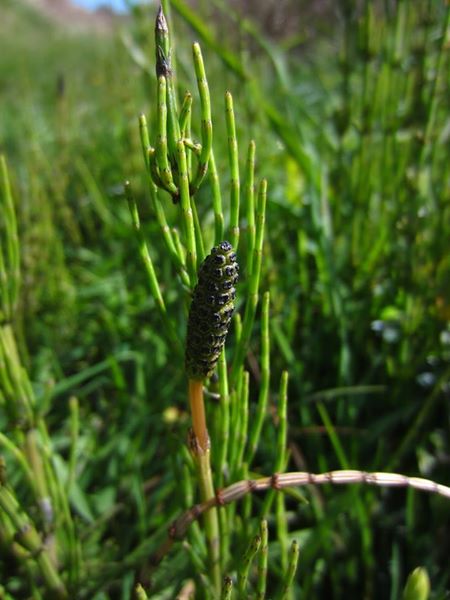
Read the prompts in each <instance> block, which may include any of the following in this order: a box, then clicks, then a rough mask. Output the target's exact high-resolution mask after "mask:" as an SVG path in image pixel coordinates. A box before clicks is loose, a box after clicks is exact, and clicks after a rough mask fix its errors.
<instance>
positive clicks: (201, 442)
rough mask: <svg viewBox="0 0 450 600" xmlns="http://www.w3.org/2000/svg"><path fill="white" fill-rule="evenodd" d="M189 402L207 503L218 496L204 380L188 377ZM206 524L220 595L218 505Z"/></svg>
mask: <svg viewBox="0 0 450 600" xmlns="http://www.w3.org/2000/svg"><path fill="white" fill-rule="evenodd" d="M189 404H190V407H191V414H192V429H193V437H192V439H191V443H190V448H191V452H192V455H193V457H194V460H195V463H196V466H197V473H198V480H199V485H200V497H201V501H202V503H205V502H208V501H210V500H212V499H214V498H215V492H214V485H213V480H212V471H211V458H210V443H209V435H208V429H207V427H206V416H205V403H204V400H203V381H202V380H197V379H189ZM204 524H205V534H206V541H207V544H208V550H209V559H210V563H211V572H212V581H213V585H214V588H215V590H216V593H217V594H219V593H220V586H221V575H220V556H219V520H218V515H217V509H216V508H215V507H213V508H212V509H211V510H209V511H208V512H206V513H205V517H204Z"/></svg>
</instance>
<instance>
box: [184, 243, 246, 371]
mask: <svg viewBox="0 0 450 600" xmlns="http://www.w3.org/2000/svg"><path fill="white" fill-rule="evenodd" d="M238 272H239V265H238V263H237V261H236V254H235V253H234V252H233V248H232V246H231V244H230V243H229V242H221V243H220V244H219V245H218V246H215V247H214V248H213V249H212V250H211V254H210V255H209V256H207V257H206V258H205V260H204V261H203V263H202V265H201V267H200V270H199V273H198V283H197V285H196V287H195V289H194V293H193V296H192V304H191V308H190V311H189V320H188V329H187V340H186V358H185V362H186V371H187V374H188V377H189V379H199V380H201V379H205V378H206V377H209V376H210V375H211V374H212V372H213V371H214V367H215V366H216V363H217V361H218V359H219V356H220V353H221V351H222V348H223V346H224V343H225V338H226V337H227V333H228V328H229V326H230V321H231V317H232V315H233V311H234V299H235V297H236V289H235V285H236V282H237V279H238Z"/></svg>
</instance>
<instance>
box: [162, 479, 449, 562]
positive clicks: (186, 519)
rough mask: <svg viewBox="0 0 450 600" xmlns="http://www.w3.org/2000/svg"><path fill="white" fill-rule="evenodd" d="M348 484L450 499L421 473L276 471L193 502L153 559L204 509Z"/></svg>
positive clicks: (447, 489) (446, 492)
mask: <svg viewBox="0 0 450 600" xmlns="http://www.w3.org/2000/svg"><path fill="white" fill-rule="evenodd" d="M330 483H331V484H334V485H349V484H355V483H364V484H366V485H375V486H378V487H408V488H412V489H415V490H419V491H421V492H429V493H432V494H438V495H439V496H443V497H445V498H449V499H450V487H448V486H446V485H442V484H440V483H436V482H435V481H431V480H430V479H423V478H421V477H408V476H407V475H400V474H399V473H380V472H378V473H367V472H365V471H354V470H342V471H328V472H326V473H320V474H315V473H308V472H305V471H295V472H292V473H281V474H278V473H274V474H273V475H271V476H270V477H262V478H261V479H244V480H242V481H238V482H237V483H233V484H232V485H229V486H228V487H226V488H225V489H223V490H218V491H217V492H216V494H215V496H214V497H213V498H210V499H209V500H207V501H205V502H202V503H200V504H196V505H195V506H192V507H191V508H190V509H189V510H187V511H186V512H185V513H183V514H182V515H181V516H180V517H178V519H176V520H175V521H174V522H173V523H172V525H171V527H170V529H169V539H168V540H166V541H165V542H164V544H163V545H162V546H161V548H160V550H159V551H158V552H157V554H155V556H154V557H153V560H152V563H153V564H155V565H156V564H158V563H159V562H160V561H161V560H162V559H163V557H164V556H165V554H166V553H167V552H168V551H169V550H170V548H171V547H172V545H173V543H174V542H175V541H177V540H181V539H183V537H184V536H185V535H186V532H187V530H188V528H189V527H190V525H191V524H192V523H193V522H194V521H196V520H197V519H198V518H199V517H201V516H202V515H203V514H204V513H206V512H207V511H209V510H211V509H212V508H215V507H219V508H220V507H223V506H226V505H227V504H230V503H232V502H235V501H237V500H240V499H241V498H243V497H244V496H245V495H246V494H249V493H251V492H263V491H265V490H269V489H275V490H282V489H285V488H289V487H302V486H305V485H325V484H330Z"/></svg>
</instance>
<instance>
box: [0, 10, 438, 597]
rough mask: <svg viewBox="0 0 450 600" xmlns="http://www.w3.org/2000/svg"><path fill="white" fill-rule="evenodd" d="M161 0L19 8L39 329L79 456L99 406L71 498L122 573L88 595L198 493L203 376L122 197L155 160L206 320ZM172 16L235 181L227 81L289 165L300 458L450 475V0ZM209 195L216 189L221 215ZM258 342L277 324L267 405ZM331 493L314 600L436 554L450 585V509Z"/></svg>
mask: <svg viewBox="0 0 450 600" xmlns="http://www.w3.org/2000/svg"><path fill="white" fill-rule="evenodd" d="M156 8H157V7H156V5H155V4H145V5H142V6H140V5H133V6H132V7H130V11H131V12H130V16H129V17H121V18H120V19H118V20H117V21H114V20H113V21H112V22H111V23H112V24H111V23H110V24H109V25H108V27H107V28H106V29H102V31H101V32H99V31H98V30H96V29H91V28H89V27H73V26H72V27H71V26H69V25H70V24H69V23H68V24H67V25H62V24H61V23H54V22H52V21H51V20H49V19H48V18H47V17H46V16H45V14H44V13H42V12H39V11H37V10H35V9H34V8H33V7H32V6H31V5H29V4H27V3H24V2H21V1H19V0H1V7H0V10H1V19H0V110H1V113H0V150H1V152H2V153H4V154H5V155H6V158H7V161H8V165H9V171H10V177H11V180H12V186H13V195H14V198H15V200H16V208H17V213H18V223H19V236H20V243H21V269H22V286H21V291H20V302H19V308H18V312H17V315H16V317H15V322H14V326H15V331H16V336H17V339H18V341H19V347H20V352H21V356H22V359H23V363H24V365H25V366H26V369H27V370H28V373H29V375H30V379H31V381H32V384H33V390H34V393H35V396H36V399H37V404H38V407H39V410H40V411H41V412H42V414H45V416H46V421H47V426H48V428H49V430H50V434H51V437H52V440H53V443H54V446H55V448H56V451H57V453H58V456H60V461H61V465H62V464H63V463H64V461H65V460H66V458H67V454H68V451H69V439H70V419H69V413H70V409H69V400H70V398H71V397H72V396H76V397H77V398H78V400H79V406H80V434H79V440H78V443H77V471H76V483H75V485H74V486H73V492H72V494H71V497H70V502H71V508H72V510H73V512H74V514H75V515H76V520H77V523H78V527H79V531H80V532H82V533H81V534H80V535H81V536H82V538H81V539H82V543H83V548H84V553H85V556H86V557H87V559H88V560H90V561H91V567H90V568H91V577H92V581H94V579H95V578H94V577H93V576H92V573H95V572H96V569H97V568H98V570H99V572H100V575H99V576H98V577H97V579H95V587H96V590H95V591H94V590H92V589H90V588H89V585H87V588H86V591H85V597H94V596H95V597H96V598H109V597H111V598H119V597H123V598H127V597H129V594H130V589H131V586H132V583H133V579H134V574H135V572H136V570H137V569H139V568H141V567H142V565H143V564H144V563H145V558H146V557H147V554H148V552H147V553H144V554H145V556H144V555H143V556H136V555H135V554H134V555H133V554H132V553H133V551H134V549H135V548H136V547H139V546H138V545H139V544H140V543H143V542H144V541H145V540H146V539H147V538H148V536H149V532H151V531H154V530H155V529H156V528H158V527H163V526H166V525H168V524H169V523H170V520H171V519H172V518H173V516H174V515H175V514H177V513H178V512H179V510H180V509H181V508H183V507H185V500H183V499H181V500H180V494H182V492H180V490H179V484H178V482H177V477H179V476H180V473H181V472H182V469H183V461H182V451H181V450H180V448H181V447H182V446H183V444H184V442H185V434H186V429H187V426H188V422H189V421H188V414H187V406H186V400H185V385H186V384H185V375H184V372H183V368H182V363H179V362H177V361H175V360H173V359H172V348H171V347H170V344H169V342H168V340H167V339H166V337H165V336H164V334H163V332H162V331H161V326H160V322H159V318H158V314H157V311H156V310H155V306H154V302H153V300H152V298H151V296H150V293H149V290H148V287H147V282H146V279H145V275H144V273H143V269H142V267H141V263H140V260H139V256H138V254H137V251H136V242H135V239H134V237H133V232H132V228H131V226H130V219H129V215H128V209H127V206H126V202H125V201H124V199H123V193H122V185H123V181H124V180H125V179H127V178H128V179H131V181H132V183H133V188H134V191H135V194H136V196H137V198H138V199H139V203H140V207H141V210H142V212H143V218H144V223H145V231H146V234H147V236H148V239H149V240H150V241H151V249H152V256H153V259H154V262H155V265H157V270H158V274H159V277H160V281H162V282H164V290H163V291H164V294H165V298H166V302H167V304H168V307H169V310H170V311H171V314H172V315H173V318H174V320H175V321H176V323H177V326H178V328H179V329H180V331H184V327H185V322H186V315H185V314H184V312H183V308H182V306H181V304H180V302H179V301H178V298H177V295H178V291H177V284H176V282H174V281H173V277H172V274H171V273H172V271H171V263H170V260H169V257H168V256H167V255H166V253H165V250H164V246H163V244H162V240H161V238H160V236H159V228H158V225H157V223H156V220H155V219H154V216H153V214H152V211H151V208H150V203H149V201H148V191H147V187H148V182H147V179H146V173H145V168H144V165H143V160H142V151H141V148H140V142H139V128H138V121H137V119H138V115H139V114H140V113H144V114H146V115H147V116H148V118H149V119H150V121H152V119H153V118H154V113H155V105H154V99H155V77H154V66H153V56H154V41H153V21H154V17H155V13H156ZM171 16H172V19H173V21H172V25H173V31H174V39H175V44H176V72H177V82H178V91H179V94H180V97H182V94H183V93H184V90H185V89H186V88H188V89H191V90H193V89H195V79H194V77H193V69H192V67H191V58H190V52H191V50H190V48H191V44H192V42H193V41H194V40H198V41H199V42H200V43H201V45H202V50H203V56H204V58H205V63H206V70H207V74H208V80H209V86H210V91H211V97H212V111H213V120H214V123H215V134H214V149H215V153H216V160H217V163H218V170H219V172H220V173H221V174H222V180H223V182H224V184H225V187H226V186H227V185H228V184H229V181H228V180H227V177H229V175H228V167H227V135H226V130H225V122H224V117H223V115H224V108H223V106H224V100H223V97H224V92H225V90H227V89H229V90H231V91H232V93H233V98H234V104H235V113H236V119H237V136H238V142H239V144H240V146H241V147H242V148H241V160H242V164H244V162H245V151H244V149H245V148H246V146H247V144H248V142H249V141H250V140H251V139H254V140H255V142H256V146H257V165H256V169H257V175H258V177H261V176H264V177H266V178H267V180H268V183H269V196H268V207H267V223H268V225H267V233H266V242H265V248H264V260H263V273H262V284H261V288H262V290H263V291H264V290H270V293H271V303H272V304H271V330H270V333H271V348H272V356H271V374H272V377H273V381H274V382H277V381H279V378H280V374H281V371H282V370H283V369H288V370H289V372H290V384H289V418H288V422H289V450H290V459H289V468H290V470H310V471H312V472H320V471H325V470H328V469H333V468H361V469H363V470H366V471H376V470H391V469H392V470H396V471H399V472H403V473H407V474H410V475H422V476H425V477H430V478H432V479H434V480H436V481H439V482H441V483H446V484H447V485H448V484H449V483H450V475H449V472H450V441H449V429H450V408H449V407H450V403H449V400H450V379H449V377H450V303H449V302H450V301H449V297H450V296H449V291H450V252H449V250H450V248H449V239H450V196H449V189H450V186H449V183H450V181H449V156H448V147H449V146H448V145H449V136H450V117H449V112H448V98H449V97H450V89H449V78H448V72H449V57H448V49H449V26H448V23H449V6H448V3H446V2H444V1H441V0H421V1H419V2H413V1H412V0H397V1H395V0H389V1H381V0H380V1H374V2H371V1H369V0H364V1H361V2H359V1H356V0H340V1H339V2H337V3H332V2H327V1H326V0H324V1H323V2H322V1H320V2H314V3H310V2H303V1H301V2H299V1H294V0H284V1H282V0H278V1H277V2H271V1H267V2H264V3H261V2H259V3H258V2H246V3H244V2H238V1H237V0H236V1H235V2H231V3H226V2H222V1H221V0H214V1H213V2H211V3H209V2H204V1H202V0H198V2H196V3H188V2H186V1H185V0H173V1H172V2H171ZM71 25H73V23H72V24H71ZM195 110H198V107H197V108H195V107H194V112H195ZM194 121H195V122H197V121H198V118H197V119H194ZM209 193H210V189H209V188H208V186H206V187H203V188H202V189H201V191H200V193H199V197H198V206H199V211H200V213H201V218H202V220H203V222H204V223H205V227H206V226H208V225H210V224H212V212H211V202H210V198H209ZM171 210H172V211H174V210H175V209H174V208H172V209H171V208H170V206H169V207H168V211H169V215H170V214H175V213H174V212H173V213H171ZM243 227H245V223H243ZM238 258H239V257H238ZM238 295H239V290H238ZM257 327H258V324H256V327H255V331H257V330H258V329H257ZM232 350H233V343H232V342H231V345H230V348H229V350H228V351H229V352H230V355H232ZM258 354H259V338H258V335H255V339H254V341H253V342H252V348H251V352H250V353H249V356H248V365H249V370H250V374H251V390H252V391H251V399H250V400H251V403H254V402H255V399H256V398H257V395H258V385H259V381H260V373H259V370H258V366H257V363H256V361H255V358H254V357H255V356H258ZM272 388H273V389H272V395H271V397H270V398H271V405H273V404H274V403H275V396H276V389H277V383H274V384H273V385H272ZM252 405H253V404H252ZM274 421H276V414H275V411H269V414H268V415H267V418H266V423H265V426H264V429H263V434H262V436H263V437H262V442H261V444H260V449H259V450H258V454H257V465H258V469H257V470H258V472H259V473H261V474H263V473H264V474H269V473H270V472H271V470H272V468H273V464H274V462H275V458H274V452H273V448H274V439H275V437H274V436H275V433H274V428H273V422H274ZM0 423H1V426H2V429H4V428H5V427H6V426H7V425H6V424H7V421H6V418H5V417H4V415H3V413H2V414H1V416H0ZM56 462H58V461H56ZM61 465H58V464H57V465H56V467H57V468H58V466H60V467H61V469H62V468H63V467H62V466H61ZM8 474H9V476H10V477H11V479H12V480H14V477H15V473H14V470H13V469H12V468H11V469H8ZM177 492H178V493H177ZM19 495H20V492H19ZM356 495H357V496H358V498H359V500H358V502H356V501H355V497H356ZM22 499H23V502H24V503H25V504H26V503H27V496H26V492H25V491H23V492H22ZM309 500H310V503H309V504H305V503H299V502H298V499H293V500H288V502H287V507H288V521H287V526H288V529H289V538H294V537H295V538H296V539H298V540H299V542H300V548H301V549H300V563H299V570H298V574H297V581H298V589H297V592H296V593H297V594H298V595H296V596H295V597H304V598H325V597H326V598H330V597H332V598H344V597H346V598H348V597H352V598H392V599H395V598H397V597H399V594H400V591H399V590H401V589H402V587H403V583H404V580H405V577H406V575H407V573H409V572H410V571H411V570H412V569H413V568H414V567H416V566H417V565H423V566H425V567H426V568H427V570H428V572H429V574H430V578H431V582H432V590H433V591H432V598H446V597H448V594H449V593H450V575H449V571H448V556H449V555H450V542H449V536H448V531H449V526H450V506H449V504H448V502H445V501H444V500H443V499H441V498H434V497H428V496H426V495H419V494H415V493H412V492H407V493H405V492H392V491H388V492H380V491H374V490H372V489H369V490H367V489H361V490H358V492H357V494H356V493H355V491H354V490H343V489H337V490H336V489H335V488H334V489H328V488H327V489H323V490H320V491H317V492H312V493H311V494H310V497H309ZM237 512H238V517H239V508H238V509H237ZM269 526H270V522H269ZM243 528H244V530H245V527H244V525H243ZM249 533H250V534H251V533H254V531H250V532H248V531H244V533H243V535H242V540H241V543H240V545H239V544H238V547H237V549H236V550H237V555H239V554H242V553H243V551H244V550H245V547H246V544H247V543H248V539H249V538H248V535H247V537H246V536H245V535H244V534H249ZM274 548H275V551H274V562H273V564H272V566H271V569H272V571H273V577H274V581H275V580H276V577H277V573H279V565H278V564H277V550H276V542H274ZM125 556H129V557H131V558H130V560H129V561H128V562H122V561H123V557H125ZM192 560H193V558H192V555H190V554H189V553H186V552H185V551H182V550H181V549H175V550H174V551H173V553H172V554H171V559H170V561H169V562H168V564H167V565H166V567H164V564H165V563H163V565H162V566H161V569H160V571H159V575H158V576H156V577H155V582H154V583H155V590H156V591H155V595H154V596H152V597H161V598H171V597H175V595H176V593H177V590H178V589H179V587H180V586H181V583H182V582H183V580H184V579H186V578H187V577H189V576H190V575H192V573H193V572H194V569H193V566H192ZM174 567H176V573H177V574H176V576H174V575H173V570H174ZM0 581H1V583H2V585H3V586H4V588H5V593H9V594H12V596H11V597H17V598H22V597H23V598H25V597H29V596H27V595H26V593H25V591H24V589H25V588H24V585H23V582H22V581H21V566H20V563H18V562H15V561H13V560H12V559H10V558H6V555H4V557H3V558H2V560H1V562H0ZM300 590H301V591H302V593H303V594H304V595H303V596H300ZM36 593H38V592H36ZM157 593H158V594H159V595H156V594H157ZM14 594H16V595H14ZM95 594H96V595H95ZM5 597H8V596H5ZM33 597H41V596H33ZM43 597H44V596H43ZM199 597H200V596H199Z"/></svg>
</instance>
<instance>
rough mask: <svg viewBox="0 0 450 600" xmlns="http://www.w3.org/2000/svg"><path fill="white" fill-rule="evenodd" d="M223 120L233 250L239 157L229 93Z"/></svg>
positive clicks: (236, 230) (236, 236)
mask: <svg viewBox="0 0 450 600" xmlns="http://www.w3.org/2000/svg"><path fill="white" fill-rule="evenodd" d="M225 120H226V125H227V134H228V160H229V163H230V174H231V189H230V236H229V238H230V243H231V245H232V246H233V248H234V249H235V251H236V250H237V248H238V245H239V188H240V181H239V157H238V143H237V138H236V123H235V119H234V109H233V97H232V96H231V94H230V92H227V93H226V94H225Z"/></svg>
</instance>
